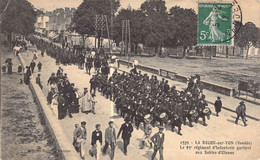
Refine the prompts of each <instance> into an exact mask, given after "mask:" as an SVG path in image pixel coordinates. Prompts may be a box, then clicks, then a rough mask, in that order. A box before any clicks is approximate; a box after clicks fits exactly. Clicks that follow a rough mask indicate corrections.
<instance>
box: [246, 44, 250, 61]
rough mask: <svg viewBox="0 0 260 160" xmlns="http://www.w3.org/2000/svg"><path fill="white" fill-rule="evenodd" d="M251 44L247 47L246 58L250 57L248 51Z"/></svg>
mask: <svg viewBox="0 0 260 160" xmlns="http://www.w3.org/2000/svg"><path fill="white" fill-rule="evenodd" d="M249 48H250V47H249V46H248V48H247V50H246V59H248V52H249Z"/></svg>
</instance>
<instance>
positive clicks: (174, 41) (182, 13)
mask: <svg viewBox="0 0 260 160" xmlns="http://www.w3.org/2000/svg"><path fill="white" fill-rule="evenodd" d="M168 30H169V34H168V37H167V40H166V41H165V44H166V45H167V46H177V45H178V44H179V42H180V43H181V44H182V45H183V46H186V47H188V46H193V45H196V43H197V15H196V13H195V11H194V10H193V9H184V8H180V7H179V6H174V7H172V8H171V9H170V11H169V22H168Z"/></svg>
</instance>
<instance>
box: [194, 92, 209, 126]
mask: <svg viewBox="0 0 260 160" xmlns="http://www.w3.org/2000/svg"><path fill="white" fill-rule="evenodd" d="M197 106H198V108H197V110H198V113H199V116H198V117H197V118H196V120H195V122H196V123H197V122H198V119H199V118H202V120H203V125H204V126H207V124H206V118H205V116H206V115H205V113H203V110H204V109H205V107H206V106H208V103H207V102H206V101H205V95H202V97H201V99H200V100H199V102H198V104H197Z"/></svg>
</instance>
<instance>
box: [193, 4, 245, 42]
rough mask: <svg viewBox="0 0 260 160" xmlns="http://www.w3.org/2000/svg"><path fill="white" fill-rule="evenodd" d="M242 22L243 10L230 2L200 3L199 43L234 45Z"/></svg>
mask: <svg viewBox="0 0 260 160" xmlns="http://www.w3.org/2000/svg"><path fill="white" fill-rule="evenodd" d="M241 24H242V11H241V9H240V6H239V5H238V3H237V2H236V1H235V0H234V1H233V2H230V3H198V37H197V38H198V45H206V46H217V45H225V46H232V45H233V40H234V36H235V35H236V33H237V32H238V31H239V29H240V27H241Z"/></svg>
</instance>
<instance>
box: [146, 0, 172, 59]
mask: <svg viewBox="0 0 260 160" xmlns="http://www.w3.org/2000/svg"><path fill="white" fill-rule="evenodd" d="M141 10H142V11H143V13H144V14H145V16H146V18H145V20H144V27H145V28H146V29H147V30H146V32H147V37H146V38H145V45H146V46H150V47H151V46H155V52H158V49H159V54H161V48H162V46H163V42H164V40H165V39H166V37H167V34H168V31H167V22H168V13H167V8H166V6H165V1H163V0H149V1H145V2H144V3H143V4H142V5H141Z"/></svg>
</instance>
